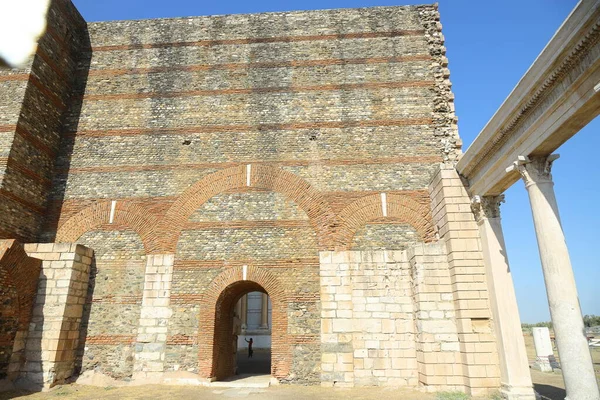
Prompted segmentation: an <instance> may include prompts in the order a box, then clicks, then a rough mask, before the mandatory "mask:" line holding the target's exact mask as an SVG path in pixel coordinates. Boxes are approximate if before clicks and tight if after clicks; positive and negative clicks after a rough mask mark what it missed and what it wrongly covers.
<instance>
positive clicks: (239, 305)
mask: <svg viewBox="0 0 600 400" xmlns="http://www.w3.org/2000/svg"><path fill="white" fill-rule="evenodd" d="M234 312H235V315H236V316H237V317H238V318H239V319H240V320H241V319H242V299H239V300H238V302H237V303H235V310H234Z"/></svg>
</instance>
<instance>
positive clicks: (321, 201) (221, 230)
mask: <svg viewBox="0 0 600 400" xmlns="http://www.w3.org/2000/svg"><path fill="white" fill-rule="evenodd" d="M73 10H74V9H72V5H71V4H70V3H68V2H67V1H66V0H55V2H54V3H53V6H52V9H51V12H50V21H51V23H50V26H51V28H50V30H49V32H48V33H47V34H46V35H45V36H44V38H43V39H42V42H41V46H40V50H39V51H38V54H37V55H36V57H35V59H34V60H33V62H32V65H31V67H30V68H29V69H28V70H25V71H18V72H16V73H14V72H12V73H3V74H2V75H0V85H4V86H3V87H6V88H7V90H6V91H5V93H7V94H6V95H5V96H4V97H3V98H2V99H1V101H0V107H1V108H0V110H4V111H6V112H5V113H4V114H3V116H2V117H0V118H4V119H6V121H4V120H0V121H2V125H1V126H0V128H1V129H0V132H7V133H6V134H4V135H0V140H1V141H2V142H1V143H5V144H6V146H5V150H3V151H4V152H5V153H6V155H5V163H4V164H3V165H4V175H3V181H2V188H0V189H1V193H0V194H2V195H3V198H5V199H6V201H4V200H3V201H0V207H5V208H6V209H7V210H8V208H11V207H12V208H11V210H12V211H11V212H10V213H7V214H6V215H8V216H9V217H8V218H7V219H5V220H4V221H3V222H2V223H3V224H5V226H4V225H3V226H0V233H1V234H2V235H5V237H10V238H23V239H27V240H28V241H33V240H34V239H36V238H38V237H41V240H43V241H48V242H68V243H72V242H78V243H82V244H84V245H86V246H87V247H88V248H89V249H93V250H94V251H95V258H94V259H93V262H92V259H91V250H90V251H88V250H87V249H84V248H78V247H73V248H71V247H69V246H71V245H65V246H67V247H69V255H68V256H65V257H67V258H66V259H64V260H62V259H61V261H60V262H58V263H56V264H52V263H51V262H49V260H50V258H48V257H54V256H53V255H50V253H52V254H55V253H56V254H59V253H61V251H62V250H60V249H61V247H60V246H61V245H54V244H47V245H46V246H50V247H47V248H46V247H43V246H44V245H42V244H40V245H30V246H37V247H35V249H34V248H33V247H32V250H31V251H33V252H36V251H37V253H39V254H38V256H39V257H40V258H43V259H44V260H47V261H45V263H44V270H43V271H46V272H48V273H52V276H55V275H56V279H57V285H58V281H60V280H61V279H62V278H64V273H65V272H64V271H63V272H60V271H53V269H55V267H56V269H60V270H65V271H67V270H68V271H71V270H73V271H76V274H75V275H76V276H75V275H73V276H75V277H74V278H73V279H74V280H73V288H72V289H73V290H75V291H76V293H75V292H73V293H70V294H69V296H70V297H69V296H67V299H71V300H73V301H75V302H76V303H77V304H76V307H71V308H70V309H69V310H71V311H70V312H67V311H66V309H65V311H64V312H63V313H62V314H61V315H60V316H55V315H53V316H52V317H53V318H54V317H57V318H59V319H60V318H63V319H65V318H66V320H68V321H69V322H71V320H70V319H69V318H75V314H78V315H80V317H78V318H80V319H81V326H80V327H79V326H78V330H77V331H76V329H75V327H74V326H75V325H72V326H71V325H69V326H71V328H69V330H68V331H65V332H62V331H61V332H59V331H57V330H55V329H44V330H42V331H40V330H39V329H37V328H36V327H35V326H32V327H30V329H29V331H28V332H24V336H23V337H17V336H18V335H17V336H15V338H17V339H18V341H19V343H21V344H22V346H21V348H20V350H21V353H23V352H25V355H27V354H29V353H31V354H32V355H33V356H35V355H36V354H37V353H36V352H38V353H39V352H40V351H41V350H44V349H45V347H44V346H47V345H48V346H49V345H50V344H48V343H50V342H52V343H51V345H52V346H54V344H56V343H59V342H60V341H61V340H69V342H68V343H66V342H65V344H63V345H68V347H67V348H66V349H63V348H61V349H60V351H63V350H64V351H65V352H64V355H65V357H67V358H68V362H67V363H64V364H60V363H58V361H60V360H59V359H58V358H55V359H43V360H42V358H43V357H46V356H49V357H51V358H52V357H55V356H56V357H57V354H58V353H57V351H58V349H56V348H52V349H50V350H51V352H50V353H46V352H44V351H42V352H41V353H39V354H37V356H38V361H40V360H42V361H44V362H47V363H48V365H54V364H52V363H55V367H56V368H55V369H54V371H55V372H56V373H57V375H56V376H54V375H52V371H50V370H47V369H45V368H46V367H43V368H41V367H39V366H36V365H34V364H32V363H25V364H23V362H22V361H23V360H24V359H23V358H22V357H21V358H20V359H19V360H20V361H19V363H17V364H15V365H17V368H16V371H17V372H19V371H20V373H22V374H25V376H31V377H32V378H35V379H38V378H39V379H38V380H39V381H43V383H48V382H51V381H53V380H55V379H61V378H63V377H66V376H68V375H69V374H70V373H72V371H76V372H80V371H92V370H93V371H96V372H99V373H104V374H107V375H110V376H112V377H114V378H118V379H125V378H129V377H133V378H134V379H137V378H141V379H145V378H150V379H153V380H156V379H161V377H162V376H164V373H165V372H170V371H181V370H184V371H189V372H193V373H197V374H198V376H199V377H201V378H215V377H216V378H224V377H226V376H228V375H230V374H232V373H233V371H234V364H233V362H234V361H233V358H232V354H234V351H233V350H234V348H233V346H234V345H233V343H235V337H234V335H233V330H232V328H233V326H232V324H233V306H234V305H235V303H236V302H237V301H238V300H239V298H240V297H241V296H242V295H243V294H245V293H248V292H251V291H258V292H266V293H268V295H269V296H270V298H271V301H272V326H271V333H272V348H271V354H272V359H271V374H272V376H273V377H275V378H277V379H279V380H280V381H282V382H291V383H303V384H317V383H320V382H322V383H324V384H327V385H334V384H335V385H341V386H353V385H394V386H397V385H409V386H415V385H426V386H427V387H428V388H430V389H432V390H438V389H452V390H453V389H459V390H463V389H464V390H468V391H471V392H472V393H474V394H478V393H484V392H485V391H486V390H488V389H489V388H493V387H495V386H497V383H498V382H497V360H496V359H495V358H494V357H496V354H495V351H496V350H495V342H494V338H493V336H492V335H491V330H490V323H491V321H490V316H489V307H488V304H487V292H486V290H487V289H486V287H485V279H484V274H483V269H482V264H481V251H480V247H479V243H478V236H477V233H476V232H477V231H476V227H474V222H473V220H472V215H470V214H468V212H469V210H468V198H467V197H466V192H465V191H464V187H462V185H461V184H460V181H459V179H458V178H457V177H456V176H450V172H448V171H447V170H446V169H445V167H443V166H442V170H441V171H440V163H442V162H448V163H452V162H454V161H456V159H457V157H458V155H459V153H460V140H459V139H458V136H457V132H456V119H455V117H454V109H453V95H452V93H451V91H450V87H451V85H450V81H449V72H448V69H447V68H446V66H447V60H446V58H445V48H444V46H443V40H444V39H443V36H442V34H441V25H440V24H439V15H438V12H437V9H436V7H435V6H433V5H432V6H408V7H379V8H366V9H342V10H326V11H302V12H289V13H266V14H251V15H228V16H216V17H193V18H178V19H158V20H143V21H116V22H108V23H93V24H89V26H88V29H89V36H88V31H87V30H86V27H85V23H84V22H83V21H82V20H81V19H80V18H79V17H78V16H77V15H76V14H75V11H73ZM61 18H62V19H61ZM54 31H56V32H59V33H56V32H55V33H53V32H54ZM61 35H62V36H61ZM60 38H62V41H61V40H59V39H60ZM53 45H57V46H58V47H57V48H56V49H55V48H54V47H52V46H53ZM61 46H62V47H61ZM59 48H60V49H63V50H61V51H63V52H62V53H60V52H59V50H58V49H59ZM53 57H56V59H54V58H53ZM61 63H62V64H61ZM63 64H64V65H63ZM52 74H55V75H56V76H52ZM61 74H63V75H65V76H61ZM25 82H27V84H25ZM41 97H45V98H46V99H45V100H44V101H41V100H40V99H41ZM63 111H64V112H63ZM42 121H47V124H48V129H44V130H43V131H42V130H41V129H40V126H41V125H40V124H41V122H42ZM59 139H61V140H62V141H61V142H60V143H61V145H60V146H58V144H59ZM20 141H21V142H23V143H21V142H20ZM9 148H10V150H8V149H9ZM55 155H56V163H55V162H54V160H55ZM0 161H1V159H0ZM19 162H21V163H25V164H26V165H27V166H28V167H27V168H30V167H35V168H36V171H38V172H36V173H33V172H32V171H30V170H29V169H27V168H25V167H24V166H23V165H22V164H19ZM52 171H54V172H52ZM40 174H41V175H40ZM432 179H433V182H432ZM30 180H33V181H35V182H34V183H35V184H34V183H31V182H29V181H30ZM430 183H431V185H430ZM36 185H37V186H36ZM28 191H31V193H29V192H28ZM34 192H35V193H34ZM49 192H50V202H49V205H48V207H47V208H46V196H47V194H48V193H49ZM23 199H27V201H28V202H29V203H27V204H26V203H25V202H24V201H23ZM15 202H16V203H15ZM30 203H31V204H30ZM15 204H17V206H18V207H21V208H18V209H16V208H14V207H15ZM35 207H37V208H35ZM15 210H16V211H15ZM46 211H47V212H46ZM42 216H45V221H43V219H44V218H42ZM457 223H458V225H456V224H457ZM463 225H464V226H463ZM40 229H42V230H43V232H42V233H41V235H40V234H39V233H40V232H39V230H40ZM440 239H441V240H440ZM39 246H42V247H39ZM52 246H58V247H57V248H54V247H52ZM65 252H67V250H66V247H65V250H64V251H63V253H65ZM45 253H48V254H45ZM44 257H45V258H44ZM58 257H59V258H61V257H63V256H62V255H61V254H59V256H58ZM77 257H79V259H77ZM88 259H89V260H88ZM65 260H66V261H67V262H66V263H65V262H63V261H65ZM82 261H85V262H83V263H82ZM88 261H89V264H86V263H87V262H88ZM5 270H6V269H2V268H0V274H4V275H0V279H4V280H6V279H8V278H7V277H6V276H5V275H6V273H5ZM86 274H89V279H88V275H86ZM84 275H85V276H84ZM47 276H48V277H50V275H47ZM52 279H54V278H52ZM41 282H42V283H44V282H48V279H46V280H42V281H41ZM61 282H62V281H61ZM63 284H64V282H62V283H61V285H63ZM85 285H87V288H84V287H83V286H85ZM56 287H57V290H60V289H58V288H59V287H62V286H56ZM9 291H10V290H8V291H5V292H2V296H3V298H9V297H10V298H13V297H14V295H15V293H13V292H14V291H13V292H10V293H9ZM40 296H41V297H40ZM40 296H38V298H39V299H40V300H43V299H45V298H46V297H48V296H53V293H52V291H50V292H48V291H46V292H44V293H42V292H40ZM61 299H63V300H64V298H61ZM54 300H57V301H56V302H54V303H52V302H50V303H49V304H50V305H49V306H48V307H50V306H52V307H56V309H57V310H58V309H60V308H61V307H62V303H60V302H59V301H58V300H59V299H54V298H52V301H54ZM73 305H75V304H73ZM73 310H74V311H73ZM13 311H14V310H13ZM2 312H3V315H4V314H6V315H7V316H8V315H9V313H8V312H6V313H5V312H4V310H2ZM58 314H60V313H58ZM34 317H35V318H37V319H38V320H39V319H40V318H43V317H44V308H43V307H42V308H40V307H38V308H37V309H36V308H34ZM59 319H57V320H56V321H53V322H56V324H58V323H59ZM11 323H16V322H15V321H12V322H11ZM13 325H14V324H13ZM13 331H14V329H12V330H11V332H13ZM32 334H33V336H32ZM11 335H12V333H11ZM60 335H63V336H64V335H66V337H63V336H60ZM11 337H12V336H11ZM28 338H29V340H30V341H31V340H38V341H39V339H42V342H43V343H46V344H42V345H41V348H40V346H37V347H35V346H34V345H32V344H30V342H27V346H30V347H29V348H28V347H27V346H25V341H26V340H28ZM17 339H15V343H16V341H17ZM11 340H12V339H11ZM31 346H34V347H31ZM61 346H62V345H61ZM0 351H1V349H0ZM7 351H8V350H7ZM52 351H54V353H52ZM14 354H20V353H19V352H14V351H13V355H14ZM61 354H63V353H61ZM61 357H62V355H61ZM5 358H6V357H5ZM2 360H3V359H0V362H3V361H2ZM11 365H12V364H11ZM29 367H31V368H29ZM0 373H2V372H1V371H0ZM51 375H52V376H51Z"/></svg>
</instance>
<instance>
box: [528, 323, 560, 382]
mask: <svg viewBox="0 0 600 400" xmlns="http://www.w3.org/2000/svg"><path fill="white" fill-rule="evenodd" d="M531 332H532V334H533V344H534V345H535V356H536V357H535V363H533V366H532V368H535V369H537V370H540V371H543V372H552V371H553V370H554V368H556V367H557V366H558V365H557V363H556V359H555V358H554V351H552V340H551V339H550V331H549V330H548V328H544V327H541V328H533V329H532V330H531Z"/></svg>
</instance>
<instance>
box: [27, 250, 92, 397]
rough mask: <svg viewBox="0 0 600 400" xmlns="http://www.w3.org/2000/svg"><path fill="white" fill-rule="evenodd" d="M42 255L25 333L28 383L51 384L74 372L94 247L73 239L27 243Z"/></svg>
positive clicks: (32, 253)
mask: <svg viewBox="0 0 600 400" xmlns="http://www.w3.org/2000/svg"><path fill="white" fill-rule="evenodd" d="M25 250H26V251H27V253H28V255H29V256H30V257H33V258H37V259H40V260H42V270H41V273H40V279H39V283H38V290H37V293H38V294H37V299H36V301H35V304H34V308H33V316H32V319H31V323H30V325H29V331H28V332H27V338H26V339H25V359H26V362H25V365H24V366H22V367H21V371H20V375H19V376H20V378H21V381H22V383H21V384H23V385H25V386H34V387H36V386H37V387H40V388H47V387H51V386H53V385H54V384H55V383H57V382H63V381H64V380H65V379H67V378H69V377H71V376H72V374H73V371H74V367H75V356H76V352H77V349H78V346H79V330H80V326H81V319H82V314H83V305H84V304H85V300H86V297H87V286H88V279H89V274H90V267H91V264H92V260H93V256H94V253H93V251H92V250H91V249H89V248H86V247H85V246H82V245H79V244H74V243H73V244H72V243H47V244H28V245H25Z"/></svg>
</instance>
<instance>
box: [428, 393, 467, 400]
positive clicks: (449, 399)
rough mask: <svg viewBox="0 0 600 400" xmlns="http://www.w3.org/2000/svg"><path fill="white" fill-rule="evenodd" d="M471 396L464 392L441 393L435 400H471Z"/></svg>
mask: <svg viewBox="0 0 600 400" xmlns="http://www.w3.org/2000/svg"><path fill="white" fill-rule="evenodd" d="M470 398H471V396H469V395H468V394H465V393H463V392H439V393H438V394H437V395H436V396H435V400H469V399H470Z"/></svg>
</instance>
